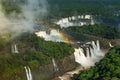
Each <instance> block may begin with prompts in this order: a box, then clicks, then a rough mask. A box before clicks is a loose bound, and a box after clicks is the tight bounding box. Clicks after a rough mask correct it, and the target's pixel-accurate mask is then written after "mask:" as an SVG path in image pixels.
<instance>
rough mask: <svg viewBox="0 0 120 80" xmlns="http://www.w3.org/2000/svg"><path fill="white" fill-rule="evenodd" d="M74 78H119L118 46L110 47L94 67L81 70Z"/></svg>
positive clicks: (89, 79) (86, 79)
mask: <svg viewBox="0 0 120 80" xmlns="http://www.w3.org/2000/svg"><path fill="white" fill-rule="evenodd" d="M76 80H120V46H116V47H114V48H113V49H111V50H110V51H109V52H108V53H107V54H106V56H105V58H104V59H103V60H101V61H100V62H99V63H96V66H95V67H92V68H90V69H87V70H84V71H81V72H80V74H79V76H78V77H77V78H76Z"/></svg>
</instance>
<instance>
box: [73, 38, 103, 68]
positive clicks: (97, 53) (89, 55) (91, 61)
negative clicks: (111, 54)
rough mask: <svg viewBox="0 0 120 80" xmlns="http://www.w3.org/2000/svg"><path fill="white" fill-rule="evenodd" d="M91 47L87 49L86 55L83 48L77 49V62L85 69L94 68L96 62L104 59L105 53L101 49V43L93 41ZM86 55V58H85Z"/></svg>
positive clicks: (75, 54) (75, 53)
mask: <svg viewBox="0 0 120 80" xmlns="http://www.w3.org/2000/svg"><path fill="white" fill-rule="evenodd" d="M90 45H91V46H89V47H87V48H86V53H85V52H84V50H83V49H82V48H78V49H75V52H74V56H75V61H76V62H77V63H79V64H81V65H82V66H83V67H90V66H94V65H95V63H96V62H98V61H99V60H101V59H102V58H103V57H104V53H103V52H102V50H101V49H100V44H99V41H98V40H97V41H96V42H95V41H92V42H91V43H90ZM85 54H86V56H85Z"/></svg>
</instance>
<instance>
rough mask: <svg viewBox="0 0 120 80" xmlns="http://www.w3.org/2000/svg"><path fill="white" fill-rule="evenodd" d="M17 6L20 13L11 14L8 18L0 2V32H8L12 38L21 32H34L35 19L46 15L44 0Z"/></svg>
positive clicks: (31, 1) (33, 0) (35, 0)
mask: <svg viewBox="0 0 120 80" xmlns="http://www.w3.org/2000/svg"><path fill="white" fill-rule="evenodd" d="M18 6H19V7H20V9H21V13H20V14H18V13H16V12H12V13H11V14H10V17H9V18H8V17H7V16H6V15H5V14H4V12H3V7H2V3H1V2H0V32H9V33H11V34H12V36H18V35H20V34H22V33H23V32H34V31H35V26H36V19H37V18H43V17H44V16H46V15H47V13H48V4H47V1H46V0H27V1H26V2H25V3H24V4H19V5H18Z"/></svg>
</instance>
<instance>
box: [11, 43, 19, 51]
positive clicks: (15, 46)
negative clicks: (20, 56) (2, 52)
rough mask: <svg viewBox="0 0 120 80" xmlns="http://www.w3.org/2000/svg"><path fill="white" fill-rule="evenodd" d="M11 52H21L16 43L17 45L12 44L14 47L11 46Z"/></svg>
mask: <svg viewBox="0 0 120 80" xmlns="http://www.w3.org/2000/svg"><path fill="white" fill-rule="evenodd" d="M11 52H12V53H19V51H18V48H17V45H16V44H15V45H12V47H11Z"/></svg>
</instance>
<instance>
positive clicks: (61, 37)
mask: <svg viewBox="0 0 120 80" xmlns="http://www.w3.org/2000/svg"><path fill="white" fill-rule="evenodd" d="M35 34H36V35H37V36H38V37H42V38H44V39H45V40H46V41H55V42H65V43H70V42H71V40H70V39H69V38H68V36H67V35H65V34H64V33H62V32H59V31H57V30H55V29H51V31H50V34H47V33H46V31H39V32H36V33H35Z"/></svg>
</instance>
